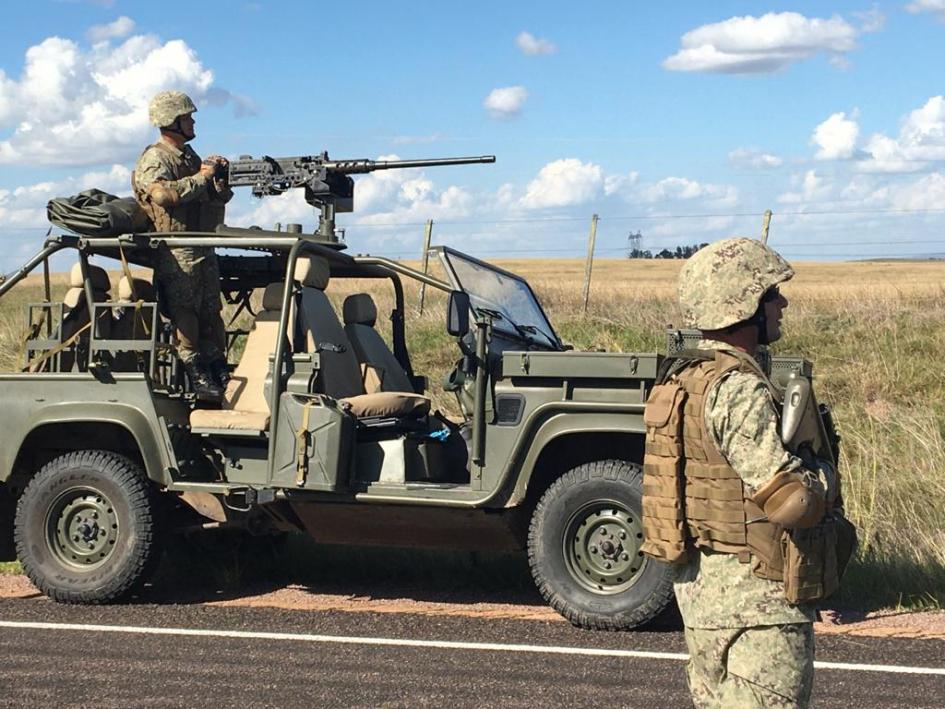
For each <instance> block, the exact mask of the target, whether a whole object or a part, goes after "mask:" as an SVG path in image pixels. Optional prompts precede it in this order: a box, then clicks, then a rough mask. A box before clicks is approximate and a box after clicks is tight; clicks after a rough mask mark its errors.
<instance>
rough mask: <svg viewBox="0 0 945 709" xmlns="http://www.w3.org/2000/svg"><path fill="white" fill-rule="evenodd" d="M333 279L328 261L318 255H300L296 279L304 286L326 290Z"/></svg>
mask: <svg viewBox="0 0 945 709" xmlns="http://www.w3.org/2000/svg"><path fill="white" fill-rule="evenodd" d="M330 279H331V269H330V268H329V266H328V262H327V261H326V260H325V259H323V258H318V257H317V256H299V259H298V261H296V262H295V280H296V281H298V282H299V283H301V284H302V285H303V286H307V287H309V288H317V289H318V290H325V289H326V288H327V287H328V281H329V280H330Z"/></svg>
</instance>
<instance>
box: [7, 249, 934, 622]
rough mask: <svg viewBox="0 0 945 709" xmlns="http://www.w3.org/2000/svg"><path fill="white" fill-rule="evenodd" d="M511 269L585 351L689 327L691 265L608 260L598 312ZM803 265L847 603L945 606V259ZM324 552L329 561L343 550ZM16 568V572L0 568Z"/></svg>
mask: <svg viewBox="0 0 945 709" xmlns="http://www.w3.org/2000/svg"><path fill="white" fill-rule="evenodd" d="M508 266H509V267H510V268H511V269H512V270H515V271H517V272H521V273H523V275H525V276H526V277H528V278H529V280H530V281H531V282H532V285H533V287H534V288H535V289H536V290H537V291H538V293H539V295H540V297H541V299H542V301H543V304H544V306H545V309H546V312H547V313H548V315H549V317H550V319H551V320H552V322H553V323H554V325H555V328H556V329H557V331H558V334H559V335H560V336H561V337H562V338H563V339H564V340H565V341H567V342H570V343H572V344H573V345H574V346H575V347H576V348H577V349H594V348H605V349H608V350H622V351H634V350H642V351H662V350H663V348H664V339H665V336H664V328H665V326H666V325H667V324H668V323H679V322H680V320H679V315H678V310H677V308H676V305H675V302H674V296H673V290H674V279H675V272H676V269H678V264H671V263H654V264H646V263H628V262H617V261H614V262H606V263H602V264H601V265H600V266H598V264H596V263H595V271H594V273H595V283H594V287H593V289H592V295H591V307H590V310H589V312H588V315H587V317H583V316H582V315H581V312H582V298H581V283H582V281H581V264H580V263H578V262H566V261H561V262H544V261H537V260H536V261H533V262H527V261H520V262H517V263H515V264H509V265H508ZM797 271H798V276H797V278H796V279H795V281H793V282H791V283H789V284H787V286H786V287H785V288H784V292H785V293H786V294H787V296H788V298H789V299H790V301H791V303H790V305H789V307H788V309H787V311H786V313H785V319H784V326H783V330H784V332H785V337H784V339H783V341H782V342H779V343H778V344H777V346H776V348H775V354H801V355H803V356H805V357H807V358H809V359H811V360H812V361H813V362H814V371H815V375H816V386H817V390H818V396H819V398H820V399H821V400H822V401H826V402H829V403H830V404H831V405H832V406H833V407H834V411H835V418H836V423H837V425H838V428H839V430H840V434H841V436H842V438H843V443H842V459H841V473H842V475H843V479H844V498H845V501H846V505H847V510H848V514H849V516H850V517H851V519H852V520H853V521H854V522H855V523H856V525H857V527H858V529H859V535H860V550H859V553H858V555H857V557H856V559H855V560H854V562H853V563H852V564H851V568H850V570H849V572H848V576H847V578H846V579H845V581H844V588H843V591H842V595H841V597H840V599H839V603H840V604H842V605H845V606H850V607H858V608H863V609H873V608H880V607H900V608H929V607H932V608H938V607H942V606H945V368H943V366H942V365H941V363H940V361H939V360H940V357H941V356H942V353H945V288H943V286H942V285H941V284H942V283H943V282H945V264H938V265H936V264H926V263H923V264H915V265H903V264H894V265H889V264H879V263H870V264H843V265H842V267H841V266H838V265H837V264H823V265H819V264H798V265H797ZM339 286H340V282H338V281H335V282H334V285H333V286H332V287H331V288H330V289H329V292H330V295H331V296H332V299H333V301H334V303H335V305H336V307H339V308H340V305H341V298H342V295H341V293H340V290H338V289H339ZM385 287H386V284H384V283H380V282H377V281H365V282H363V285H362V284H359V288H358V289H359V290H364V291H367V292H370V293H372V294H373V295H374V298H375V301H376V302H377V304H378V311H379V313H382V315H381V316H379V318H378V327H379V328H380V329H381V330H382V332H383V330H384V328H385V327H386V328H388V329H389V325H388V323H387V320H386V318H385V317H384V315H383V313H386V312H389V311H390V308H391V300H392V299H391V296H390V294H389V291H388V290H384V288H385ZM405 287H406V291H407V301H408V304H409V306H408V312H407V320H408V328H409V337H408V347H409V349H410V351H411V357H412V362H413V367H414V370H415V371H416V373H418V374H424V375H426V376H427V377H428V378H429V381H430V384H431V386H432V389H433V396H434V405H435V406H437V407H439V408H441V409H443V410H444V411H447V412H452V413H455V410H456V404H455V400H454V399H453V397H452V396H451V395H448V394H444V393H443V392H442V390H441V389H440V382H441V381H442V377H443V375H444V374H446V372H448V371H449V369H450V368H451V367H452V365H453V362H454V361H455V360H456V358H458V357H459V352H458V350H457V349H456V347H455V344H454V343H453V342H452V341H451V339H450V338H449V337H447V336H446V334H445V333H444V329H443V303H444V302H445V300H444V298H443V296H442V294H440V293H439V292H436V291H432V290H428V291H427V310H426V312H425V313H424V315H423V316H422V317H419V316H418V315H417V313H416V303H417V291H416V288H415V287H412V286H411V285H410V284H405ZM40 293H41V289H40V287H39V286H38V285H32V286H26V287H24V288H17V289H14V291H13V292H11V294H10V295H9V296H7V297H5V298H3V300H2V301H0V367H3V368H4V369H12V368H14V367H15V365H16V362H17V361H18V360H17V355H18V351H19V342H20V340H19V338H20V337H21V336H22V333H23V330H24V325H25V323H24V321H23V314H22V312H21V311H22V305H23V304H24V303H25V302H27V301H28V300H31V301H35V300H39V299H41V296H40ZM305 553H306V554H307V553H309V552H305ZM319 553H320V554H322V555H323V556H322V557H320V558H322V559H329V560H330V559H331V558H333V557H332V554H336V553H341V554H342V556H343V553H342V552H337V551H329V552H319ZM292 554H294V555H296V556H297V557H298V559H299V562H298V566H299V567H300V568H301V567H308V565H309V560H310V559H309V558H308V557H306V556H305V554H303V553H302V551H300V550H296V551H295V552H292ZM367 558H368V559H371V558H375V557H367ZM376 558H379V559H383V558H386V557H384V555H383V554H381V555H380V556H379V557H376ZM416 558H418V559H419V558H421V557H416ZM459 558H462V557H459ZM234 563H236V562H234ZM290 563H291V562H290ZM338 563H341V562H338ZM359 563H360V562H359ZM363 563H364V564H365V565H366V566H370V567H372V568H373V567H375V566H376V565H377V564H376V563H374V562H371V561H365V562H363ZM378 563H379V562H378ZM430 563H431V564H432V566H433V567H434V568H440V567H442V566H443V565H442V564H441V563H439V562H437V561H435V560H434V561H431V562H430ZM395 566H396V565H395ZM15 568H16V567H15V566H12V567H11V566H10V565H2V566H0V572H4V571H5V572H10V570H11V569H15ZM233 568H235V571H234V570H233ZM233 568H231V570H230V571H229V572H227V571H225V570H224V571H222V572H221V573H224V575H225V574H226V573H230V574H231V575H234V576H235V577H237V578H238V577H240V576H241V572H240V567H239V565H238V564H237V565H236V566H235V567H233ZM329 568H330V564H329ZM395 572H396V570H395V569H391V573H395ZM300 573H301V571H300ZM494 573H496V574H498V576H499V577H502V575H501V573H498V572H494ZM515 583H517V582H515Z"/></svg>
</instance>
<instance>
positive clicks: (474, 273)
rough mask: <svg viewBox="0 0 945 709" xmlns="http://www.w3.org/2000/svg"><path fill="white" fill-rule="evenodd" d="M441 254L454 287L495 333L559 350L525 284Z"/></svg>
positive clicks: (469, 259) (449, 251)
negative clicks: (489, 318)
mask: <svg viewBox="0 0 945 709" xmlns="http://www.w3.org/2000/svg"><path fill="white" fill-rule="evenodd" d="M440 253H441V254H442V258H443V261H444V264H445V266H446V270H447V272H448V273H449V275H450V279H451V280H452V281H453V286H454V287H455V288H457V289H459V290H462V291H465V292H466V293H468V294H469V300H470V304H471V305H472V308H473V309H474V310H477V311H479V312H480V313H488V314H490V315H492V317H493V327H494V328H495V329H496V330H499V331H501V332H503V333H506V334H508V335H511V336H513V337H516V338H520V339H523V340H526V341H528V342H530V343H532V344H535V345H537V346H540V347H547V348H551V349H561V342H560V341H559V340H558V336H557V335H556V334H555V331H554V329H553V328H552V327H551V323H550V322H548V318H546V317H545V313H544V311H543V310H542V309H541V305H540V304H539V302H538V298H536V297H535V293H534V292H533V291H532V289H531V287H530V286H529V285H528V282H527V281H525V280H524V279H522V278H520V277H519V276H516V275H515V274H514V273H509V272H508V271H503V270H502V269H500V268H496V267H495V266H490V265H489V264H487V263H484V262H482V261H479V260H478V259H474V258H472V257H471V256H466V255H465V254H462V253H459V252H458V251H453V250H452V249H445V248H444V249H442V250H441V252H440Z"/></svg>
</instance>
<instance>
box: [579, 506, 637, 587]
mask: <svg viewBox="0 0 945 709" xmlns="http://www.w3.org/2000/svg"><path fill="white" fill-rule="evenodd" d="M642 544H643V527H642V525H641V524H640V520H639V519H638V518H637V517H636V515H634V514H633V513H632V512H631V511H630V510H629V509H628V508H627V506H626V505H624V504H623V503H620V502H616V501H613V500H600V501H596V502H593V503H590V504H588V505H585V506H584V507H582V508H581V509H580V510H578V511H577V512H576V513H575V514H574V515H573V516H572V517H571V519H570V520H569V522H568V525H567V527H566V534H565V543H564V553H565V560H566V563H567V567H568V571H569V572H570V574H571V576H572V577H573V578H574V579H575V580H576V581H577V582H578V583H580V584H581V585H582V586H584V587H585V588H587V589H588V590H590V591H593V592H595V593H599V594H605V595H611V594H615V593H620V592H622V591H625V590H626V589H627V588H629V587H630V586H631V585H633V583H634V581H636V579H637V578H638V577H639V573H640V571H641V570H642V569H643V567H644V565H645V564H646V557H644V556H643V552H642V551H640V547H641V545H642Z"/></svg>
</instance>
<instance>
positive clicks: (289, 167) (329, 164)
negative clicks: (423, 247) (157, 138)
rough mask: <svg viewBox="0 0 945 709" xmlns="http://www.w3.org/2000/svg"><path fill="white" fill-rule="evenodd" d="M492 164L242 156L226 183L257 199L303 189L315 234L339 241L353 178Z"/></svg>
mask: <svg viewBox="0 0 945 709" xmlns="http://www.w3.org/2000/svg"><path fill="white" fill-rule="evenodd" d="M492 162H495V156H494V155H480V156H474V157H462V158H432V159H430V160H332V159H330V158H329V157H328V153H327V152H323V153H320V154H319V155H296V156H294V157H289V158H272V157H269V156H268V155H263V156H262V157H260V158H254V157H251V156H249V155H241V156H240V158H239V159H238V160H232V161H230V163H229V170H228V174H227V180H228V183H229V185H230V187H250V188H252V191H253V195H254V196H256V197H267V196H270V195H279V194H282V193H283V192H286V191H287V190H291V189H294V188H296V187H301V188H303V189H304V190H305V201H306V202H308V203H309V204H310V205H312V206H313V207H315V208H316V209H318V210H319V212H320V214H319V219H318V231H317V232H316V234H317V235H318V236H319V237H321V238H322V239H323V240H325V241H337V237H336V235H335V214H336V213H337V212H350V211H352V210H353V209H354V180H352V179H351V177H350V175H357V174H363V173H366V172H374V171H375V170H396V169H400V168H407V167H438V166H441V165H469V164H471V163H492ZM221 177H222V175H221Z"/></svg>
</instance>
